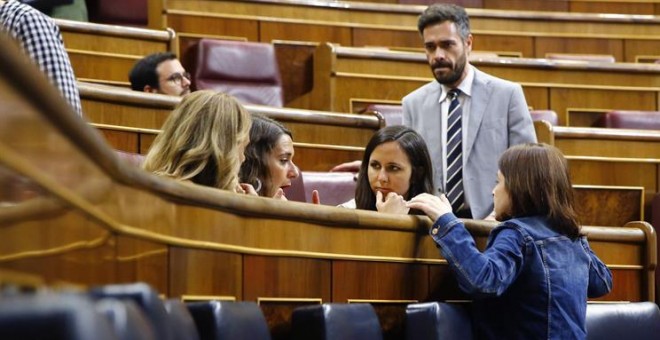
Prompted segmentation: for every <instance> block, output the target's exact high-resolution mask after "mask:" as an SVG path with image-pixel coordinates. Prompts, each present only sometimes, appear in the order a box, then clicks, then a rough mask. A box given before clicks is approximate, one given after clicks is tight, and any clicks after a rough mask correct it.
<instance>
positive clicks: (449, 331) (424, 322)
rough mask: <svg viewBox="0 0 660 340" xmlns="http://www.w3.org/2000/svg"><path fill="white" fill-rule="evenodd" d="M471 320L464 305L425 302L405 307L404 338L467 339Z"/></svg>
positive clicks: (411, 339) (470, 334) (469, 333)
mask: <svg viewBox="0 0 660 340" xmlns="http://www.w3.org/2000/svg"><path fill="white" fill-rule="evenodd" d="M472 338H473V335H472V321H471V318H470V315H469V313H468V310H467V308H466V306H462V305H458V304H449V303H443V302H426V303H416V304H411V305H408V307H407V308H406V340H413V339H428V340H469V339H472Z"/></svg>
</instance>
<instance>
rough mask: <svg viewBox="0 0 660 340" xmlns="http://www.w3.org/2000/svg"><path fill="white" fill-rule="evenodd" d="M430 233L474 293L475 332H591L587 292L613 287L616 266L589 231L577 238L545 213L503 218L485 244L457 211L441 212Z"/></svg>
mask: <svg viewBox="0 0 660 340" xmlns="http://www.w3.org/2000/svg"><path fill="white" fill-rule="evenodd" d="M431 236H432V237H433V239H434V241H435V242H436V243H437V244H438V245H439V246H440V251H441V252H442V255H443V256H444V257H445V259H447V262H448V263H449V265H450V267H451V268H452V270H453V272H454V274H455V275H456V278H457V281H458V284H459V287H460V288H461V289H462V290H463V291H465V292H466V293H468V294H470V295H471V296H472V297H473V298H474V301H473V303H472V313H473V319H472V320H473V330H474V332H475V337H476V338H485V339H585V338H586V328H585V317H586V308H587V298H588V297H599V296H602V295H605V294H607V293H608V292H609V291H610V290H611V288H612V274H611V273H610V271H609V269H607V267H606V266H605V265H604V264H603V262H602V261H601V260H600V259H598V257H597V256H596V255H595V254H594V253H593V251H591V248H589V243H588V242H587V240H586V238H584V237H581V238H579V239H577V240H575V241H573V240H571V239H570V238H568V237H566V236H564V235H562V234H559V233H558V232H556V231H554V230H553V229H551V228H550V227H549V226H548V224H547V221H546V220H545V218H543V217H524V218H516V219H511V220H508V221H505V222H504V223H502V224H500V225H499V226H498V227H497V228H495V229H493V231H492V232H491V234H490V236H489V238H488V244H487V246H486V249H485V250H484V252H481V251H479V250H478V249H477V247H476V244H475V242H474V239H473V238H472V235H470V233H469V232H468V231H467V230H466V229H465V226H464V225H463V222H461V221H460V220H459V219H458V218H456V216H454V215H453V214H451V213H448V214H445V215H443V216H441V217H440V218H438V220H437V221H436V222H435V224H434V225H433V228H432V229H431Z"/></svg>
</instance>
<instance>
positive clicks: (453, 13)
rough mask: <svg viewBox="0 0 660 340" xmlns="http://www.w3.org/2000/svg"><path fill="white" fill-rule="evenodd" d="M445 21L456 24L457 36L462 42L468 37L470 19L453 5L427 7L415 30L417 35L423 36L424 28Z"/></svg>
mask: <svg viewBox="0 0 660 340" xmlns="http://www.w3.org/2000/svg"><path fill="white" fill-rule="evenodd" d="M445 21H451V22H453V23H454V24H456V28H458V34H459V35H460V36H461V38H462V39H463V40H465V39H467V38H468V35H470V17H469V16H468V14H467V12H466V11H465V9H464V8H463V7H461V6H456V5H454V4H433V5H431V6H429V7H427V8H426V9H425V10H424V12H422V14H421V15H420V16H419V19H418V20H417V30H419V34H424V29H425V28H426V27H428V26H430V25H435V24H439V23H443V22H445Z"/></svg>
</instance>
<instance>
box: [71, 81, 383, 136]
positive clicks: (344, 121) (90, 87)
mask: <svg viewBox="0 0 660 340" xmlns="http://www.w3.org/2000/svg"><path fill="white" fill-rule="evenodd" d="M78 89H79V91H80V96H81V97H83V98H93V99H98V100H105V101H113V102H121V103H131V104H137V105H140V106H144V107H152V108H158V109H168V110H172V109H174V107H175V106H176V105H177V104H178V103H179V102H180V101H181V98H180V97H174V96H167V95H161V94H153V93H144V92H139V91H131V90H129V89H124V88H117V87H113V86H106V85H98V84H91V83H84V82H78ZM244 106H245V108H246V109H247V110H248V111H250V112H251V113H258V114H262V115H264V116H267V117H270V118H273V119H275V120H277V121H281V122H291V123H295V122H301V123H314V124H321V125H333V126H346V127H366V128H370V129H373V130H378V129H379V128H380V126H381V119H382V118H379V117H378V116H377V115H375V114H363V115H349V114H342V113H334V112H326V111H311V110H303V109H292V108H277V107H270V106H263V105H250V104H247V105H244Z"/></svg>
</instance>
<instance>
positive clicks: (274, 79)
mask: <svg viewBox="0 0 660 340" xmlns="http://www.w3.org/2000/svg"><path fill="white" fill-rule="evenodd" d="M193 85H194V87H195V89H197V90H204V89H211V90H216V91H222V92H225V93H229V94H231V95H233V96H234V97H236V98H237V99H238V100H239V101H240V102H242V103H243V104H261V105H269V106H276V107H282V106H283V98H284V97H283V93H282V80H281V77H280V71H279V67H278V64H277V58H276V56H275V48H274V47H273V45H271V44H266V43H254V42H244V41H230V40H213V39H201V40H200V41H199V43H198V45H197V63H196V69H195V75H194V77H193Z"/></svg>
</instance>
